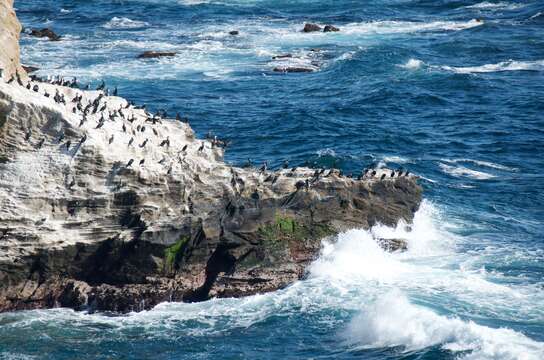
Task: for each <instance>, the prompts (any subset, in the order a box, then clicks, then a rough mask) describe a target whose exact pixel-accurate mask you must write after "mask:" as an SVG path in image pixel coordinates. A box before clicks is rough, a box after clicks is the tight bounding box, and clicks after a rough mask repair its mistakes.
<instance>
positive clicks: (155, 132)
mask: <svg viewBox="0 0 544 360" xmlns="http://www.w3.org/2000/svg"><path fill="white" fill-rule="evenodd" d="M151 130H153V134H155V136H159V133H158V132H157V130H155V128H151Z"/></svg>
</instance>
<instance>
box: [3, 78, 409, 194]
mask: <svg viewBox="0 0 544 360" xmlns="http://www.w3.org/2000/svg"><path fill="white" fill-rule="evenodd" d="M0 70H1V69H0ZM1 74H2V72H1V71H0V76H1ZM15 81H16V82H17V84H19V85H20V86H23V87H26V88H27V89H28V90H31V91H34V92H36V93H40V85H39V84H40V83H48V84H51V85H58V86H65V87H70V88H77V89H83V90H90V84H87V85H86V86H84V87H80V85H79V83H78V80H77V78H75V77H74V78H73V79H72V80H65V79H64V78H63V77H60V76H55V77H48V78H47V79H42V78H39V77H37V76H31V77H30V81H28V82H27V83H26V84H25V83H24V82H23V80H22V79H21V77H20V75H19V74H18V73H16V75H15V76H13V77H12V78H11V79H10V80H9V81H8V82H7V83H8V84H11V83H13V82H15ZM96 90H97V91H99V95H98V96H97V97H96V98H94V100H93V101H90V100H89V102H88V103H87V104H84V103H83V95H81V94H80V95H76V96H75V97H74V98H73V99H69V100H70V105H69V104H68V102H67V100H66V98H65V95H64V94H63V93H60V92H59V90H58V89H56V90H55V94H54V95H53V96H52V99H53V100H54V101H55V103H57V104H63V105H65V106H66V107H68V108H70V106H71V107H72V108H71V111H72V113H74V114H79V115H81V121H80V123H79V126H80V127H81V126H82V125H83V124H85V123H86V122H87V121H88V116H90V115H97V114H100V118H99V119H98V123H97V124H96V127H95V129H100V128H101V127H102V126H104V124H105V123H106V121H107V120H110V121H114V122H115V121H116V119H122V120H121V122H122V127H121V129H122V131H123V132H124V133H127V132H128V131H131V132H132V135H133V137H131V139H130V140H129V142H128V146H129V147H130V146H134V145H133V143H134V140H135V137H136V134H137V132H141V133H144V132H145V131H146V129H147V128H146V125H148V126H149V125H151V126H150V128H151V130H152V132H153V134H154V136H159V133H158V132H157V130H156V129H155V128H154V127H153V126H154V125H156V124H157V123H159V124H160V123H161V121H162V119H165V118H167V117H168V114H167V112H166V110H158V111H157V112H156V113H155V114H151V113H149V112H148V111H147V110H146V105H145V104H144V105H140V106H136V105H135V104H134V102H132V101H131V102H128V101H127V103H126V105H125V106H124V107H123V106H120V108H119V109H117V110H114V111H110V110H108V109H107V107H108V106H107V105H108V104H107V100H106V99H105V98H106V97H107V96H110V91H109V89H108V88H107V87H106V83H105V82H104V81H103V80H102V81H101V83H100V85H99V86H98V87H97V88H96ZM117 93H118V90H117V87H115V88H114V90H113V91H112V92H111V95H112V96H117ZM43 96H45V97H47V98H51V94H49V93H48V92H47V89H45V90H44V92H43ZM102 100H104V101H103V102H102ZM130 108H132V109H135V110H143V112H144V114H145V120H144V123H143V124H142V125H137V126H136V128H135V129H134V128H133V127H132V129H131V130H129V129H128V128H127V126H126V123H125V121H127V122H128V123H130V124H131V125H132V124H133V123H134V121H135V120H136V119H135V118H134V114H132V115H131V116H128V115H127V114H125V113H124V112H123V110H125V111H126V110H127V109H130ZM69 110H70V109H69ZM106 110H107V111H106ZM126 112H127V111H126ZM104 113H106V116H104ZM176 120H177V121H180V122H183V123H188V118H186V117H185V118H183V117H181V115H180V113H179V112H178V113H177V114H176ZM65 136H66V135H65V133H64V132H63V131H62V132H61V133H60V136H59V138H58V140H57V141H58V143H59V144H60V143H62V142H63V141H64V140H66V142H65V143H64V146H65V148H66V150H68V149H70V147H71V146H72V141H71V140H70V139H65ZM31 137H32V132H31V130H30V129H29V130H27V131H26V134H25V141H27V142H29V141H30V140H31ZM206 139H207V140H210V142H211V146H212V148H213V147H214V146H218V147H226V146H227V145H228V144H229V141H228V140H221V139H219V138H218V137H217V136H212V134H211V133H208V135H207V136H206ZM86 140H87V135H86V134H84V135H83V136H82V137H81V138H80V139H79V141H78V142H77V145H76V146H77V149H79V148H80V147H81V146H82V145H83V144H84V143H85V141H86ZM114 141H115V136H114V135H113V134H112V135H111V136H110V138H109V140H108V144H109V145H111V144H112V143H113V142H114ZM44 143H45V138H42V139H40V140H39V141H38V143H37V144H36V148H37V149H39V148H41V147H42V146H43V145H44ZM148 143H149V139H148V138H145V140H143V141H142V142H141V143H140V144H138V146H139V147H140V148H145V147H146V146H147V144H148ZM159 146H160V147H164V146H165V147H170V138H169V137H168V136H167V137H166V138H164V139H162V140H161V141H160V143H159ZM188 146H189V144H185V145H184V146H183V148H182V149H181V151H180V152H179V153H182V154H186V152H187V148H188ZM204 148H205V142H202V144H201V145H200V146H199V148H198V153H201V152H202V151H203V150H204ZM179 153H178V154H179ZM165 161H166V159H165V158H163V159H162V160H160V161H159V164H163V163H164V162H165ZM144 163H145V158H143V159H141V160H140V161H139V166H144ZM133 164H134V159H130V160H128V162H127V163H126V165H125V167H126V168H129V167H131V166H132V165H133ZM244 167H253V164H252V162H251V160H250V159H248V161H247V163H246V164H245V165H244ZM282 168H283V169H288V168H289V161H288V160H285V161H284V163H283V165H282ZM259 170H260V173H261V174H265V175H266V174H267V170H268V162H267V161H265V162H264V163H263V164H262V166H261V167H260V169H259ZM296 170H297V167H293V168H292V169H291V172H292V173H295V172H296ZM171 172H172V167H171V166H170V168H169V169H168V171H167V174H171ZM232 173H233V178H232V182H233V186H234V184H235V183H236V182H240V180H241V179H240V178H239V177H238V176H237V174H236V172H234V171H232ZM333 174H335V175H337V176H339V177H342V176H344V174H343V173H342V171H341V170H337V169H328V172H327V169H325V168H321V169H317V170H315V172H314V173H313V175H312V176H311V178H310V179H306V180H305V181H303V180H301V181H298V182H296V184H295V187H296V189H297V190H300V189H306V190H308V189H309V187H310V186H311V185H312V184H313V183H315V182H316V181H317V180H318V179H319V178H322V177H328V176H330V175H333ZM377 174H378V171H377V169H371V168H366V169H364V170H363V171H362V172H361V173H360V175H358V176H357V180H363V179H372V178H375V177H376V175H377ZM409 175H410V172H409V171H407V170H404V169H402V168H399V169H397V170H391V172H389V173H386V172H384V171H382V174H381V175H380V177H379V179H380V180H385V179H386V178H395V177H408V176H409ZM279 176H280V175H279V174H274V173H273V174H270V175H269V176H268V177H267V178H266V180H265V182H272V183H275V182H276V181H277V179H278V178H279ZM346 177H348V178H353V174H351V173H350V174H347V175H346ZM74 185H75V180H72V183H70V185H69V186H68V187H69V188H71V187H72V186H74Z"/></svg>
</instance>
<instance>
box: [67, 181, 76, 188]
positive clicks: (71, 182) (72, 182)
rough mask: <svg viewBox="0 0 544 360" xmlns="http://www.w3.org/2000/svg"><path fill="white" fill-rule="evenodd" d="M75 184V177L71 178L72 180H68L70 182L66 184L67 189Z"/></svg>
mask: <svg viewBox="0 0 544 360" xmlns="http://www.w3.org/2000/svg"><path fill="white" fill-rule="evenodd" d="M75 184H76V179H75V178H72V181H70V184H68V189H71V188H73V187H74V185H75Z"/></svg>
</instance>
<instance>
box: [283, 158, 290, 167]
mask: <svg viewBox="0 0 544 360" xmlns="http://www.w3.org/2000/svg"><path fill="white" fill-rule="evenodd" d="M282 167H283V168H284V169H287V168H288V167H289V160H285V161H284V162H283V165H282Z"/></svg>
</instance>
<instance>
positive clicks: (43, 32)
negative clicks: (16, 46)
mask: <svg viewBox="0 0 544 360" xmlns="http://www.w3.org/2000/svg"><path fill="white" fill-rule="evenodd" d="M30 36H35V37H40V38H43V37H46V38H48V39H49V40H51V41H60V36H59V35H57V34H55V32H54V31H53V30H51V29H49V28H43V29H32V30H31V31H30Z"/></svg>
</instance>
